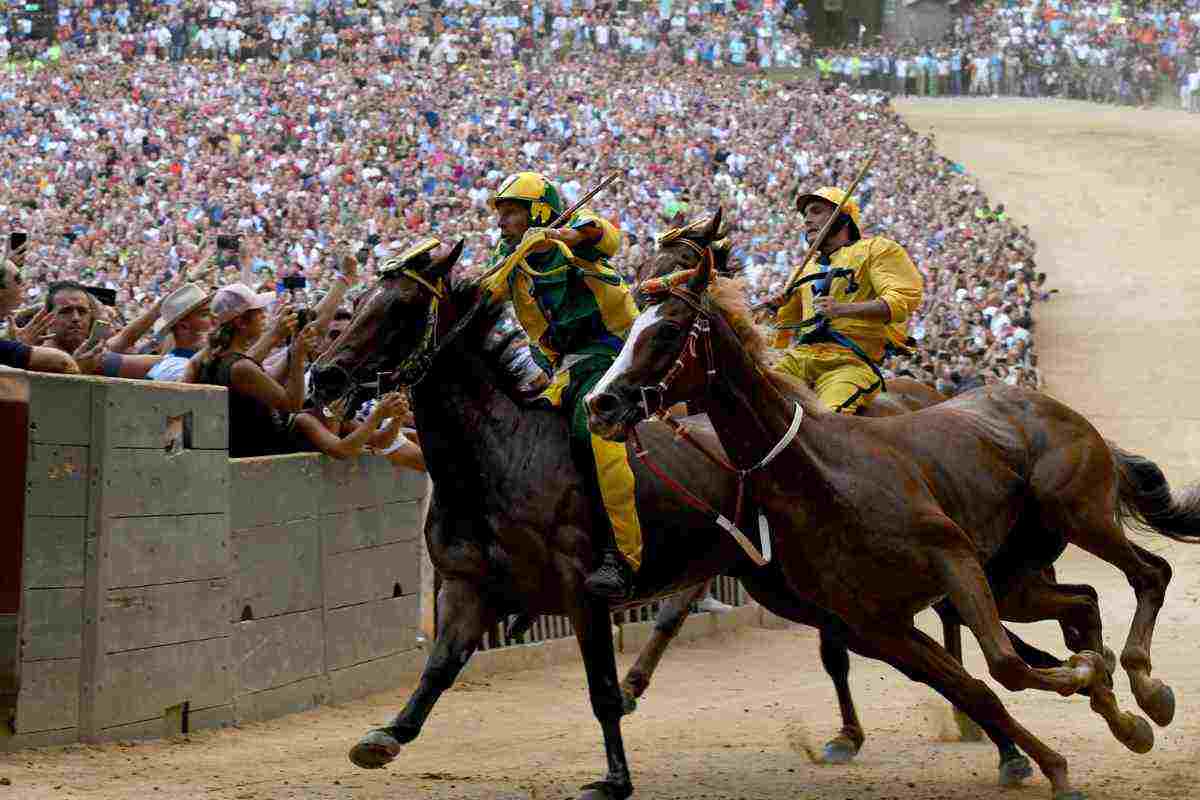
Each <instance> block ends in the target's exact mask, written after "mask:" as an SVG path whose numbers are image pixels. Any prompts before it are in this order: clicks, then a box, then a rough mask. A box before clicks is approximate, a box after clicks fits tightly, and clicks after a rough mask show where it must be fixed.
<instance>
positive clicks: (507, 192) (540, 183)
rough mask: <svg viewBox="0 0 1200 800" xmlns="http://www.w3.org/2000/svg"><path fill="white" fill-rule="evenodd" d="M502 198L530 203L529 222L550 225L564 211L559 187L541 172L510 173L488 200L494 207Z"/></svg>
mask: <svg viewBox="0 0 1200 800" xmlns="http://www.w3.org/2000/svg"><path fill="white" fill-rule="evenodd" d="M500 200H521V201H524V202H526V203H528V204H529V224H530V225H537V226H544V225H549V224H550V223H551V222H552V221H553V220H554V219H555V218H556V217H558V215H559V214H561V213H562V211H563V204H562V198H561V197H559V195H558V187H556V186H555V185H554V184H553V183H551V182H550V180H549V179H548V178H547V177H546V176H545V175H542V174H541V173H540V172H517V173H514V174H512V175H509V176H508V177H507V178H505V179H504V181H503V182H501V184H500V188H499V189H497V190H496V193H495V194H493V195H492V199H491V200H489V201H488V203H489V205H491V207H492V208H495V207H496V203H497V202H499V201H500Z"/></svg>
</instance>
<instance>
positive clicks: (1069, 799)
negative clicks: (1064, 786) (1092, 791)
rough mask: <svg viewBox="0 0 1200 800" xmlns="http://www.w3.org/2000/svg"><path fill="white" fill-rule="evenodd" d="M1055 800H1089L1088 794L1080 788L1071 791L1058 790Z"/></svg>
mask: <svg viewBox="0 0 1200 800" xmlns="http://www.w3.org/2000/svg"><path fill="white" fill-rule="evenodd" d="M1054 800H1088V796H1087V794H1085V793H1084V792H1081V791H1079V790H1078V789H1072V790H1071V791H1069V792H1058V793H1057V794H1055V795H1054Z"/></svg>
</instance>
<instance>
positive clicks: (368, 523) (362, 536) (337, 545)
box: [321, 500, 424, 555]
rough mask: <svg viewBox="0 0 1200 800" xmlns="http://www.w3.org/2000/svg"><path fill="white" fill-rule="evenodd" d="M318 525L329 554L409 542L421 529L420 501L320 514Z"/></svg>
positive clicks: (414, 538)
mask: <svg viewBox="0 0 1200 800" xmlns="http://www.w3.org/2000/svg"><path fill="white" fill-rule="evenodd" d="M321 528H322V530H323V532H324V536H325V542H324V544H325V552H326V553H327V554H330V555H332V554H336V553H344V552H346V551H347V550H361V549H362V548H364V547H375V546H376V545H381V544H388V543H390V542H411V541H414V540H416V539H418V538H420V537H421V536H422V535H423V533H424V531H423V526H422V521H421V501H420V500H407V501H403V502H399V503H388V504H386V505H378V506H369V507H367V508H352V509H349V510H346V511H342V512H340V513H337V514H328V515H322V517H321Z"/></svg>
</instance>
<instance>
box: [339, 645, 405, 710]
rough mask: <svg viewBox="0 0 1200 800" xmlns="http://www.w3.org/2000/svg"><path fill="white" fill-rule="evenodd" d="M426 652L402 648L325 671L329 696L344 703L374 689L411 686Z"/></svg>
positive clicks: (377, 690)
mask: <svg viewBox="0 0 1200 800" xmlns="http://www.w3.org/2000/svg"><path fill="white" fill-rule="evenodd" d="M428 657H429V654H428V653H426V652H425V650H423V649H422V648H413V649H412V650H404V651H401V652H399V653H393V654H392V655H388V656H382V657H381V658H376V659H373V660H371V661H367V662H364V663H362V664H355V665H354V666H352V667H346V668H345V669H338V670H334V671H333V672H330V673H329V685H330V692H331V700H330V702H333V703H345V702H347V701H349V700H355V699H357V698H359V697H366V696H367V695H370V694H375V693H377V692H386V691H392V690H394V689H396V688H397V687H400V686H413V685H415V684H416V682H417V680H418V679H419V678H420V677H421V670H423V669H424V668H425V661H426V660H427V659H428Z"/></svg>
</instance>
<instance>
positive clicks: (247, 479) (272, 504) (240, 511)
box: [229, 453, 324, 531]
mask: <svg viewBox="0 0 1200 800" xmlns="http://www.w3.org/2000/svg"><path fill="white" fill-rule="evenodd" d="M323 458H324V456H317V455H313V454H311V453H305V454H299V455H291V456H268V457H265V458H236V459H232V460H230V461H229V484H230V487H231V490H230V492H229V502H230V508H229V527H230V528H232V529H233V530H234V531H240V530H244V529H246V528H257V527H260V526H262V525H277V524H279V523H282V522H288V521H290V520H296V519H307V518H310V517H315V516H317V514H318V513H319V512H320V509H319V506H320V502H321V493H322V489H321V486H320V481H321V460H322V459H323Z"/></svg>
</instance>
